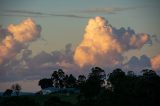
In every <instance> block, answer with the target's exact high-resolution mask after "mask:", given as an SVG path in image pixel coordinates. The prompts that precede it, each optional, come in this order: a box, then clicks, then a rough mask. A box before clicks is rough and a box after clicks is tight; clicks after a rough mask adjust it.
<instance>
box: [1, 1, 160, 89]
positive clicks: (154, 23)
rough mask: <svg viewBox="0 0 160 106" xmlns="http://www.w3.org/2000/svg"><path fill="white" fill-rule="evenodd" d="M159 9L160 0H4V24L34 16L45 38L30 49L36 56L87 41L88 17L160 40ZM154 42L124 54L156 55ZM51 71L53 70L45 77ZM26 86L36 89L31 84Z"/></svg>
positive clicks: (33, 44) (159, 49)
mask: <svg viewBox="0 0 160 106" xmlns="http://www.w3.org/2000/svg"><path fill="white" fill-rule="evenodd" d="M159 10H160V2H159V1H158V0H1V1H0V25H1V26H2V27H3V28H7V26H9V25H10V24H18V23H20V22H21V21H23V20H25V19H27V18H28V17H30V18H32V19H33V20H34V21H35V22H36V24H38V25H40V26H41V28H42V31H41V37H40V38H39V39H38V40H36V41H34V42H31V43H30V44H29V48H28V49H30V50H32V56H36V55H37V54H39V53H41V52H42V51H44V52H46V53H52V52H53V51H63V50H64V49H65V46H66V45H67V44H69V43H70V44H72V49H73V50H74V49H75V48H76V47H77V46H78V45H79V43H80V42H81V41H82V40H83V35H84V33H85V27H86V26H87V23H88V20H89V19H90V18H92V17H95V16H102V17H104V18H105V19H106V20H108V22H109V24H111V25H112V26H113V27H116V28H117V29H119V28H121V27H124V28H126V29H127V28H128V27H130V28H131V29H134V31H135V32H136V33H147V34H149V35H151V36H152V35H156V36H157V39H159V40H160V30H159V28H160V21H159V19H160V14H159ZM0 41H1V40H0ZM152 43H153V44H152V45H149V44H147V45H144V46H143V47H142V48H141V49H134V50H130V51H127V52H125V53H124V54H123V55H125V56H127V57H128V59H127V60H129V59H130V58H131V57H132V56H137V57H140V56H142V55H147V56H148V57H153V56H155V55H157V54H159V53H160V46H159V43H158V42H152ZM127 60H125V61H127ZM0 66H1V65H0ZM0 69H1V68H0ZM0 71H1V70H0ZM42 73H43V72H41V74H42ZM49 73H51V72H48V73H47V74H46V75H45V76H47V75H49ZM0 74H1V72H0ZM40 77H44V76H42V75H40ZM40 77H38V78H40ZM6 78H7V77H6ZM4 79H5V77H4V78H3V80H4ZM24 79H25V78H24ZM24 79H22V78H21V79H19V80H18V81H21V80H24ZM34 80H37V79H34ZM1 82H2V83H3V84H2V83H1V85H5V86H4V87H1V85H0V91H2V90H4V89H5V88H6V87H8V86H10V84H11V83H13V82H14V78H13V81H8V82H3V81H1ZM21 83H22V82H21ZM36 83H37V82H36ZM27 84H28V82H27ZM30 85H33V84H30ZM24 89H25V90H26V91H27V90H28V91H32V89H31V88H29V87H26V88H24ZM37 89H38V88H36V89H34V91H35V90H37Z"/></svg>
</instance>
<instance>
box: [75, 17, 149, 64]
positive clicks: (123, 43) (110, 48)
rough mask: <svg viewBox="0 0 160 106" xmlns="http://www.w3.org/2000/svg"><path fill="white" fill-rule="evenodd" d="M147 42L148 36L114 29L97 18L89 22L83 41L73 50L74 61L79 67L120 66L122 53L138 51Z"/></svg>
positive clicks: (129, 30)
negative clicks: (132, 50)
mask: <svg viewBox="0 0 160 106" xmlns="http://www.w3.org/2000/svg"><path fill="white" fill-rule="evenodd" d="M148 41H150V36H149V35H148V34H145V33H138V34H136V33H135V32H134V30H132V29H130V28H128V29H125V28H123V27H122V28H120V29H116V28H114V27H112V26H111V25H109V23H108V21H107V20H105V19H104V18H103V17H99V16H97V17H95V18H92V19H90V20H89V22H88V25H87V26H86V30H85V34H84V37H83V40H82V42H81V43H80V44H79V45H78V46H77V48H76V50H75V54H74V61H75V62H76V63H77V64H78V65H79V66H80V67H83V66H84V65H98V66H104V65H105V66H112V65H117V64H121V63H122V61H123V60H124V57H123V56H122V55H123V53H124V52H126V51H128V50H131V49H140V48H142V47H143V45H144V44H145V43H147V42H148Z"/></svg>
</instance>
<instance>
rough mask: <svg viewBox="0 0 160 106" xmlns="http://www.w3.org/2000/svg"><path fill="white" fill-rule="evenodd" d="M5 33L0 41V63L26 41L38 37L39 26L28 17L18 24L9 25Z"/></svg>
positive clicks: (13, 55) (15, 52)
mask: <svg viewBox="0 0 160 106" xmlns="http://www.w3.org/2000/svg"><path fill="white" fill-rule="evenodd" d="M7 32H8V33H7V34H8V35H5V37H4V38H3V40H1V42H0V64H2V63H4V62H5V61H7V60H8V59H11V58H13V57H15V56H16V55H17V54H18V53H19V52H20V51H21V50H23V49H26V48H27V47H28V43H29V42H31V41H34V40H36V39H37V38H38V37H40V32H41V28H40V26H38V25H36V23H35V22H34V21H33V20H32V19H30V18H28V19H26V20H24V21H22V22H21V23H20V24H18V25H13V24H11V25H9V27H8V28H7Z"/></svg>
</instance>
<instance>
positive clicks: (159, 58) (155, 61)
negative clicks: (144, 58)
mask: <svg viewBox="0 0 160 106" xmlns="http://www.w3.org/2000/svg"><path fill="white" fill-rule="evenodd" d="M151 64H152V68H153V69H154V70H160V54H158V55H156V56H154V57H153V58H152V59H151Z"/></svg>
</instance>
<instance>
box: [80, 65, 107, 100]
mask: <svg viewBox="0 0 160 106" xmlns="http://www.w3.org/2000/svg"><path fill="white" fill-rule="evenodd" d="M91 71H92V72H91V73H90V74H89V76H88V79H87V80H86V83H85V84H84V86H83V87H82V88H81V94H82V96H84V97H85V98H94V97H95V96H97V95H98V94H99V92H100V91H101V89H102V85H103V84H104V80H105V79H106V74H105V72H104V70H103V69H101V68H99V67H94V68H92V69H91Z"/></svg>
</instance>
